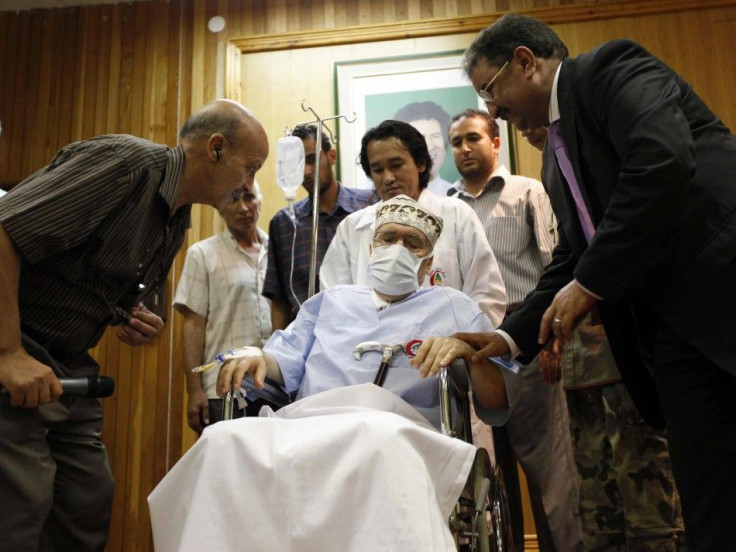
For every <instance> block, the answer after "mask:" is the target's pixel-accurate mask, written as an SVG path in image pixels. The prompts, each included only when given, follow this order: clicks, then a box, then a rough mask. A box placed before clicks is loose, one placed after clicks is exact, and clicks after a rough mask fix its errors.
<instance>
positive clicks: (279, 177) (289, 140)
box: [276, 136, 304, 201]
mask: <svg viewBox="0 0 736 552" xmlns="http://www.w3.org/2000/svg"><path fill="white" fill-rule="evenodd" d="M303 180H304V144H303V143H302V140H301V138H299V137H297V136H284V137H283V138H279V139H278V141H277V142H276V181H277V182H278V184H279V186H281V189H282V190H283V191H284V196H285V197H286V199H287V201H293V200H294V198H296V191H297V190H298V189H299V186H301V185H302V181H303Z"/></svg>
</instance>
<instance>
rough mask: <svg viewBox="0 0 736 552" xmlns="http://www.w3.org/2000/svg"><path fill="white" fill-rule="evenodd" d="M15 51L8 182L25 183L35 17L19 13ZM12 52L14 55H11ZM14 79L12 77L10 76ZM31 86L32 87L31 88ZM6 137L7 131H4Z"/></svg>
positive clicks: (8, 137)
mask: <svg viewBox="0 0 736 552" xmlns="http://www.w3.org/2000/svg"><path fill="white" fill-rule="evenodd" d="M16 45H17V46H16V49H15V59H16V66H15V74H14V75H13V77H14V81H13V101H12V109H11V111H10V114H11V116H10V117H9V119H10V125H9V127H10V128H8V136H7V137H6V138H5V139H7V140H10V148H9V149H10V151H9V157H8V173H9V178H8V180H21V179H22V178H23V177H24V176H26V173H25V172H24V169H23V167H22V162H23V160H24V158H27V154H26V155H24V154H23V151H24V146H25V144H24V140H25V134H26V133H25V132H24V130H25V127H26V124H25V110H26V94H28V93H30V91H31V90H33V88H31V85H32V84H31V82H30V81H31V78H30V77H31V75H29V57H28V55H27V53H28V51H29V50H30V48H31V15H30V14H28V13H24V14H19V16H18V26H17V35H16ZM8 53H10V52H8ZM9 76H10V75H9ZM27 86H28V87H27ZM3 134H5V131H3ZM26 151H27V152H28V153H30V149H29V150H26Z"/></svg>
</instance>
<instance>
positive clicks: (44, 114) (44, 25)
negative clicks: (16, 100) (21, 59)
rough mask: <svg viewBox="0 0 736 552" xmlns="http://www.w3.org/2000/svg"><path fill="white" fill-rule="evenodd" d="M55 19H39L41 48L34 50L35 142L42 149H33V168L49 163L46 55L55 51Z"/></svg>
mask: <svg viewBox="0 0 736 552" xmlns="http://www.w3.org/2000/svg"><path fill="white" fill-rule="evenodd" d="M53 20H54V17H53V15H51V14H49V15H48V16H43V17H41V18H39V21H38V29H39V30H38V35H37V38H38V44H39V45H40V47H37V48H34V50H35V51H36V52H38V56H39V58H38V71H37V72H38V85H37V87H36V90H35V94H33V95H32V97H31V100H32V105H33V109H34V116H35V122H34V125H33V126H34V130H33V141H34V142H35V143H36V144H39V145H40V146H41V147H36V148H33V152H32V153H33V155H32V157H31V166H34V167H35V166H38V167H41V166H43V165H44V164H46V163H47V162H48V159H47V158H46V156H45V152H46V151H45V150H46V148H45V144H46V141H47V140H48V138H47V137H48V123H49V121H50V120H51V119H53V112H52V110H51V105H50V104H51V102H50V99H51V56H49V55H46V54H45V52H49V51H51V50H52V49H53V43H52V42H51V41H52V39H53V38H54V34H53V25H54V21H53Z"/></svg>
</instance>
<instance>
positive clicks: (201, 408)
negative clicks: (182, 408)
mask: <svg viewBox="0 0 736 552" xmlns="http://www.w3.org/2000/svg"><path fill="white" fill-rule="evenodd" d="M187 423H188V424H189V427H191V428H192V429H193V430H194V431H196V432H197V433H199V434H200V435H201V434H202V431H203V430H204V426H206V425H208V424H209V423H210V403H209V401H208V400H207V396H206V395H205V394H204V391H203V390H202V388H201V387H200V388H199V389H196V390H194V391H190V392H189V398H188V400H187Z"/></svg>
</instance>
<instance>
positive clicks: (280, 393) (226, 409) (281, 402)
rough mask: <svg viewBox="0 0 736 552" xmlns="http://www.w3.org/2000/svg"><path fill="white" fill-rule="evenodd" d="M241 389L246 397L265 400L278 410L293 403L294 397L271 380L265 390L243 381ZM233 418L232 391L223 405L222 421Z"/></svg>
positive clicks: (251, 382)
mask: <svg viewBox="0 0 736 552" xmlns="http://www.w3.org/2000/svg"><path fill="white" fill-rule="evenodd" d="M240 389H242V390H243V391H244V392H245V396H246V397H247V398H248V399H250V400H253V397H256V398H259V399H264V400H266V401H268V402H269V403H271V404H272V405H273V407H274V409H276V410H278V409H279V408H281V407H282V406H286V405H287V404H289V403H290V402H291V401H292V396H291V395H289V394H288V393H286V392H285V391H284V390H283V389H281V387H280V386H279V385H278V384H277V383H274V382H273V381H272V380H270V379H268V378H267V379H266V381H265V382H264V384H263V388H262V389H259V388H258V387H256V385H255V384H254V383H253V380H250V379H243V382H242V383H241V384H240ZM232 418H233V391H232V389H231V390H230V391H228V392H227V394H226V395H225V400H224V401H223V405H222V419H223V420H231V419H232Z"/></svg>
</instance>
